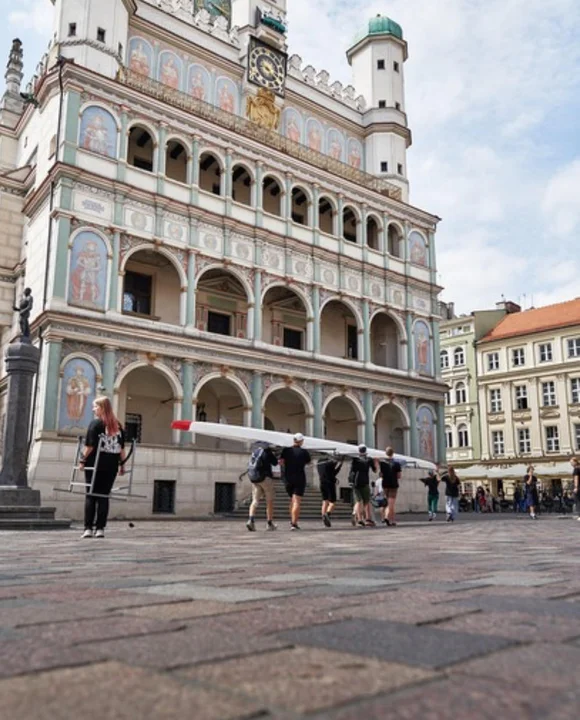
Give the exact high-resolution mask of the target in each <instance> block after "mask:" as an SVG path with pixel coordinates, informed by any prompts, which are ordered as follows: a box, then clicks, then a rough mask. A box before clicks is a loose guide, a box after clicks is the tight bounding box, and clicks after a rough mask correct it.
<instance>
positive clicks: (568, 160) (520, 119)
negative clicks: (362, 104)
mask: <svg viewBox="0 0 580 720" xmlns="http://www.w3.org/2000/svg"><path fill="white" fill-rule="evenodd" d="M287 5H288V26H289V50H290V53H298V54H299V55H300V56H301V57H302V59H303V61H304V65H307V64H312V65H314V67H315V68H317V70H322V69H326V70H327V71H328V72H329V73H330V75H331V82H333V81H334V80H340V81H342V82H343V83H344V84H348V83H349V82H350V67H349V65H348V63H347V61H346V57H345V50H346V48H347V47H348V46H349V45H350V44H351V41H352V38H353V36H354V34H355V32H356V30H357V29H358V28H362V27H364V26H365V24H366V22H367V21H368V19H369V18H371V17H373V16H374V15H377V14H379V13H380V14H383V15H388V16H389V17H391V18H392V19H394V20H396V21H397V22H398V23H399V24H400V25H402V27H403V32H404V36H405V39H406V40H407V42H408V44H409V59H408V60H407V62H406V63H405V67H404V71H405V88H406V105H407V116H408V121H409V125H410V127H411V130H412V132H413V145H412V147H411V148H410V149H409V151H408V175H409V180H410V184H411V196H410V201H411V203H412V204H413V205H415V206H417V207H420V208H422V209H424V210H427V211H428V212H431V213H433V214H435V215H438V216H439V217H441V218H442V222H441V223H440V225H439V229H438V232H437V235H436V248H437V267H438V281H439V283H440V284H441V285H442V286H443V287H444V288H445V289H444V291H443V293H442V299H444V300H446V301H453V302H455V305H456V309H457V310H458V311H459V312H462V313H465V312H471V311H472V310H479V309H485V308H488V307H493V306H494V304H495V303H496V302H498V301H500V300H501V298H502V296H504V297H505V298H506V299H510V300H514V301H516V302H520V303H521V304H522V305H523V306H524V307H526V308H528V307H531V306H532V305H533V306H535V307H539V306H540V305H545V304H549V303H553V302H560V301H562V300H569V299H573V298H575V297H580V287H578V286H579V285H580V253H579V252H578V250H579V249H580V120H579V118H580V42H578V38H579V37H580V0H383V1H382V2H376V1H374V0H350V2H345V0H315V2H313V1H312V0H287ZM51 11H52V4H51V2H50V0H18V2H17V3H15V2H14V0H0V13H1V16H2V17H5V18H7V21H6V22H4V23H3V24H2V26H1V27H0V49H3V50H4V53H5V57H7V55H8V51H9V48H10V42H11V39H12V38H13V37H17V36H18V37H20V38H21V40H22V41H23V43H24V51H25V62H26V65H25V73H26V77H29V76H30V75H31V74H32V72H33V71H34V67H35V65H36V63H37V61H38V59H39V58H40V56H41V55H42V53H43V51H44V49H45V47H46V45H47V43H48V39H49V37H50V34H51V31H52V13H51ZM0 61H1V60H0ZM1 62H3V61H1Z"/></svg>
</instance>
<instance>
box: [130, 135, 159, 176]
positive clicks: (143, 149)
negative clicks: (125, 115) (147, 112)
mask: <svg viewBox="0 0 580 720" xmlns="http://www.w3.org/2000/svg"><path fill="white" fill-rule="evenodd" d="M127 164H128V165H131V166H132V167H135V168H139V170H146V171H147V172H153V170H154V169H155V168H154V165H155V141H154V139H153V135H152V134H151V133H150V132H149V130H148V129H147V128H146V127H144V126H143V125H133V127H132V128H131V129H130V130H129V138H128V142H127Z"/></svg>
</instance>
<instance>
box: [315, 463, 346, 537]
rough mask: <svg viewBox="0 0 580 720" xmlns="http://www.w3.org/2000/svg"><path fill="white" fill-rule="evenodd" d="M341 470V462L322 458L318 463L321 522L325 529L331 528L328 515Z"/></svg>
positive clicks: (334, 501) (333, 500) (332, 508)
mask: <svg viewBox="0 0 580 720" xmlns="http://www.w3.org/2000/svg"><path fill="white" fill-rule="evenodd" d="M341 468H342V461H339V460H333V459H332V458H330V457H323V458H320V460H319V461H318V478H319V480H320V494H321V495H322V522H323V523H324V525H325V526H326V527H331V526H332V523H331V521H330V513H331V512H332V511H333V510H334V506H335V504H336V483H337V477H338V473H339V472H340V469H341Z"/></svg>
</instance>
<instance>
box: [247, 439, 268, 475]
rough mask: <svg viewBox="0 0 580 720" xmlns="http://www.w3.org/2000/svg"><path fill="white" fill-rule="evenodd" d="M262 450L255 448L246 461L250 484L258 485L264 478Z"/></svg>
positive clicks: (261, 448)
mask: <svg viewBox="0 0 580 720" xmlns="http://www.w3.org/2000/svg"><path fill="white" fill-rule="evenodd" d="M264 452H265V451H264V448H263V447H258V448H256V449H255V450H254V451H253V452H252V454H251V455H250V459H249V460H248V477H249V478H250V482H253V483H259V482H262V480H263V479H264V477H265V474H264V467H263V466H264Z"/></svg>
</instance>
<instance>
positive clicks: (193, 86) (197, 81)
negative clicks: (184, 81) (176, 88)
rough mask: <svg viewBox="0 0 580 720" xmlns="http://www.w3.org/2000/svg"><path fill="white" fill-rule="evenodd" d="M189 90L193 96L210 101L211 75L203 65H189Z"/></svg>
mask: <svg viewBox="0 0 580 720" xmlns="http://www.w3.org/2000/svg"><path fill="white" fill-rule="evenodd" d="M187 90H188V92H189V94H190V95H191V97H194V98H195V99H196V100H203V101H204V102H210V100H211V97H210V94H211V77H210V74H209V72H208V71H207V70H206V69H205V68H204V67H203V65H198V64H197V63H195V64H194V65H190V66H189V80H188V85H187Z"/></svg>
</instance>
